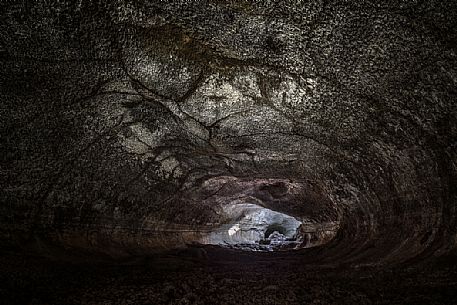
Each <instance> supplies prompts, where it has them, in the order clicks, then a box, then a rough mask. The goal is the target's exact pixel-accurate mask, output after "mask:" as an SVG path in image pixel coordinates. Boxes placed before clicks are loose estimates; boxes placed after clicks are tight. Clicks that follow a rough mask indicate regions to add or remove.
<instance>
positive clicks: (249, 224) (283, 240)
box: [200, 203, 302, 251]
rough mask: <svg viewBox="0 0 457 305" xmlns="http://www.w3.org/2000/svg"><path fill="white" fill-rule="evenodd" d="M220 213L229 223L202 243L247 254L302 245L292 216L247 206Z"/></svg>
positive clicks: (240, 205)
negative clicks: (246, 252)
mask: <svg viewBox="0 0 457 305" xmlns="http://www.w3.org/2000/svg"><path fill="white" fill-rule="evenodd" d="M223 213H224V216H225V217H226V219H230V221H229V223H227V224H224V225H222V226H221V227H219V228H218V229H216V230H215V231H212V232H210V233H209V234H208V235H207V236H205V237H204V238H202V240H201V241H200V242H201V243H203V244H210V245H218V246H223V247H230V248H238V249H242V250H250V251H274V250H286V249H295V248H298V247H300V245H301V244H302V238H301V235H300V232H299V231H300V230H299V228H300V225H301V224H302V223H301V222H300V221H298V220H297V219H295V218H294V217H292V216H289V215H286V214H283V213H279V212H275V211H272V210H270V209H267V208H264V207H261V206H259V205H255V204H249V203H245V204H230V205H227V206H225V207H224V209H223Z"/></svg>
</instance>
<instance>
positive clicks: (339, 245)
mask: <svg viewBox="0 0 457 305" xmlns="http://www.w3.org/2000/svg"><path fill="white" fill-rule="evenodd" d="M0 6H1V8H0V10H1V12H2V13H1V15H2V21H1V31H0V32H1V33H2V34H1V35H0V39H1V48H0V54H1V58H2V59H1V81H2V86H1V104H0V119H1V121H2V128H1V130H0V141H1V142H0V143H1V146H0V147H1V151H2V152H1V161H0V162H1V171H0V182H1V186H2V187H1V189H2V190H1V191H0V196H1V197H0V198H1V201H2V202H3V203H2V205H1V207H0V215H1V227H2V231H1V232H3V233H2V236H3V237H4V238H5V237H8V238H9V239H13V240H21V242H20V243H22V242H23V240H24V239H25V240H29V239H28V238H30V237H31V236H32V237H33V236H37V235H38V233H37V232H40V233H39V234H40V235H39V236H44V237H41V238H42V239H43V240H47V239H52V240H54V241H56V240H58V242H59V243H63V244H70V245H73V246H75V245H76V246H80V247H86V248H87V247H88V248H97V249H99V250H100V249H104V245H106V244H107V243H108V244H110V245H111V246H113V248H116V247H117V249H128V251H134V250H135V249H137V248H142V249H143V248H144V249H149V250H151V251H152V250H156V249H164V248H165V249H167V248H170V247H175V246H178V245H181V244H183V243H187V242H191V241H192V240H195V239H196V238H198V237H199V236H200V234H202V232H204V231H205V230H207V229H209V228H212V227H214V226H215V224H217V223H221V222H223V221H224V220H223V219H221V217H220V215H219V213H218V209H220V208H221V207H222V206H223V205H224V204H227V203H229V202H232V201H234V200H239V201H240V202H252V201H256V202H254V203H257V204H261V205H263V206H266V207H268V208H271V209H274V210H278V211H282V212H286V213H289V214H290V215H293V216H296V217H297V218H309V219H313V220H314V221H316V222H332V221H340V222H341V226H340V230H339V232H338V235H337V237H336V238H335V240H334V241H333V242H331V243H330V244H328V245H327V246H326V248H324V249H323V250H322V249H320V250H319V251H321V252H319V254H322V255H321V256H322V260H326V259H327V260H335V259H340V260H346V261H368V262H393V261H401V260H404V259H408V258H412V257H417V256H419V257H426V256H430V255H432V254H433V255H438V254H440V253H445V252H447V251H450V250H452V249H454V248H455V240H456V223H455V216H456V211H455V206H456V191H455V189H457V188H456V185H455V182H456V162H457V157H456V147H455V145H456V134H457V132H456V122H457V120H456V119H457V117H456V114H457V111H456V105H457V104H456V102H455V96H456V95H455V94H456V90H455V88H456V79H457V71H456V67H457V65H456V54H455V51H456V45H455V41H456V40H457V37H456V32H455V20H456V18H455V15H456V14H455V13H456V7H455V4H454V3H453V2H452V1H447V2H441V1H436V2H435V1H411V2H410V3H408V4H405V3H404V2H403V1H390V2H389V3H388V4H379V3H377V2H372V1H350V2H340V1H307V2H305V3H303V2H302V1H293V0H290V1H258V2H249V1H149V2H146V1H145V2H143V3H142V4H137V3H131V2H129V1H123V0H118V1H110V3H108V2H106V4H101V3H98V2H97V1H93V2H92V1H79V2H78V1H75V2H72V1H59V2H56V3H55V4H53V5H52V7H51V6H49V5H47V4H46V3H45V2H34V3H27V4H23V2H21V1H7V2H4V3H2V4H0ZM56 232H59V234H57V233H56ZM151 232H152V233H151ZM161 232H162V233H161ZM163 232H165V233H163ZM166 232H174V233H173V234H172V236H169V234H168V233H166ZM176 232H178V233H176ZM175 233H176V234H175ZM56 234H57V235H58V237H56ZM19 236H20V237H21V238H19ZM24 236H25V237H24ZM114 245H115V246H114ZM119 251H120V250H119Z"/></svg>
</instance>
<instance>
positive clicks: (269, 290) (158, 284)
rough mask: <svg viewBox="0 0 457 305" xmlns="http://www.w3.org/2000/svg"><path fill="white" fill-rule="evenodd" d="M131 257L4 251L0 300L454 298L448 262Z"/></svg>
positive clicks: (456, 280) (232, 255) (455, 273)
mask: <svg viewBox="0 0 457 305" xmlns="http://www.w3.org/2000/svg"><path fill="white" fill-rule="evenodd" d="M201 252H202V253H204V254H205V255H204V257H198V255H192V253H186V254H184V255H183V254H182V253H170V254H168V255H161V256H160V257H159V256H157V257H149V258H139V259H137V260H135V261H132V260H129V261H117V262H107V261H104V262H97V263H95V262H90V263H89V262H87V261H86V262H85V261H84V260H82V259H81V260H75V259H73V262H72V263H68V262H67V261H62V260H58V261H51V260H49V259H46V258H42V257H36V256H31V255H27V254H21V255H18V254H17V253H13V252H6V251H3V253H2V255H1V256H2V258H1V259H0V262H1V263H0V264H1V265H0V268H1V272H0V280H1V282H2V283H3V284H2V285H1V288H0V295H1V299H2V303H3V304H255V305H259V304H455V300H456V299H457V267H456V266H455V265H453V264H451V263H449V261H441V262H434V263H431V264H428V265H427V266H426V267H425V266H424V265H414V266H407V265H404V266H400V267H396V268H383V269H382V270H381V269H377V268H373V267H370V268H368V267H364V268H356V269H354V268H352V269H351V268H349V269H348V268H341V267H340V268H331V267H328V268H325V267H322V266H321V267H320V268H315V267H310V266H307V265H306V263H304V262H303V261H301V260H300V255H297V254H295V255H293V254H292V255H290V254H271V253H267V254H259V253H257V254H255V253H239V252H228V251H227V250H216V249H208V250H205V251H203V250H202V251H201Z"/></svg>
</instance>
